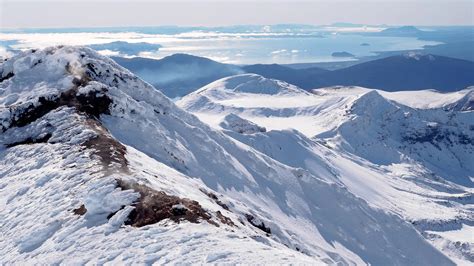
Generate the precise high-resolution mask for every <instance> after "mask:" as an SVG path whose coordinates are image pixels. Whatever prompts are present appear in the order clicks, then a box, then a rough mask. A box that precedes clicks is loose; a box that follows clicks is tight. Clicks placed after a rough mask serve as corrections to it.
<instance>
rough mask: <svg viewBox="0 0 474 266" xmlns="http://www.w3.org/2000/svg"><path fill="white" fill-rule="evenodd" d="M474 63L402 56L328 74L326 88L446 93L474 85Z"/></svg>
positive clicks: (411, 55) (433, 56) (325, 80)
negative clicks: (346, 87) (339, 86)
mask: <svg viewBox="0 0 474 266" xmlns="http://www.w3.org/2000/svg"><path fill="white" fill-rule="evenodd" d="M472 73H474V62H470V61H465V60H461V59H454V58H449V57H444V56H435V55H418V54H408V55H398V56H391V57H387V58H383V59H378V60H374V61H369V62H366V63H362V64H358V65H355V66H351V67H348V68H345V69H340V70H336V71H332V72H330V73H327V74H326V75H325V76H324V77H323V79H324V81H323V84H322V86H325V85H351V86H363V87H369V88H374V89H383V90H385V91H401V90H420V89H436V90H439V91H442V92H447V91H456V90H461V89H464V88H466V87H468V86H471V85H473V84H474V76H473V75H472Z"/></svg>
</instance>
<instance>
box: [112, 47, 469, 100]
mask: <svg viewBox="0 0 474 266" xmlns="http://www.w3.org/2000/svg"><path fill="white" fill-rule="evenodd" d="M113 59H114V60H115V61H116V62H117V63H119V64H120V65H122V66H124V67H125V68H128V69H129V70H130V71H131V72H133V73H135V74H136V75H138V76H139V77H141V78H142V79H144V80H145V81H147V82H149V83H151V84H152V85H154V86H155V87H156V88H158V89H160V90H161V91H162V92H163V93H164V94H165V95H167V96H168V97H171V98H175V97H182V96H184V95H187V94H189V93H191V92H193V91H195V90H197V89H199V88H201V87H202V86H204V85H207V84H209V83H211V82H213V81H215V80H218V79H220V78H223V77H227V76H232V75H236V74H242V73H254V74H258V75H261V76H263V77H266V78H272V79H278V80H282V81H285V82H288V83H290V84H294V85H297V86H299V87H300V88H303V89H306V90H311V89H315V88H321V87H328V86H335V85H345V86H351V85H354V86H363V87H368V88H375V89H381V90H385V91H399V90H422V89H435V90H438V91H441V92H448V91H456V90H461V89H464V88H466V87H468V86H471V85H474V74H473V73H474V62H472V61H466V60H462V59H454V58H449V57H444V56H438V55H431V54H428V55H422V54H416V53H410V54H405V55H395V56H390V57H386V58H382V59H377V60H373V61H368V62H364V63H360V64H356V65H353V66H349V67H346V68H342V69H337V70H333V71H329V70H326V69H322V68H319V67H310V68H304V69H294V68H290V67H287V66H282V65H278V64H256V65H247V66H235V65H228V64H222V63H219V62H215V61H213V60H210V59H207V58H203V57H198V56H192V55H187V54H175V55H172V56H168V57H165V58H163V59H160V60H155V59H147V58H132V59H126V58H121V57H115V58H113Z"/></svg>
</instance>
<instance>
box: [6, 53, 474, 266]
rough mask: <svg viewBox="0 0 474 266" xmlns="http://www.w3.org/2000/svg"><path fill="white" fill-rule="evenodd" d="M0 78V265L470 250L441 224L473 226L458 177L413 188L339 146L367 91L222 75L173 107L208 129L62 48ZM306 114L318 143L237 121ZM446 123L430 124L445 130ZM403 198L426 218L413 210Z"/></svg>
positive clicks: (365, 257)
mask: <svg viewBox="0 0 474 266" xmlns="http://www.w3.org/2000/svg"><path fill="white" fill-rule="evenodd" d="M0 82H1V83H0V132H1V133H0V199H1V201H0V206H1V207H0V215H1V216H0V217H1V218H2V223H1V227H0V233H1V235H2V238H0V245H1V246H2V249H0V260H1V262H2V263H6V264H10V263H41V264H42V263H45V264H46V263H47V264H50V263H51V264H52V263H64V264H71V263H81V264H82V263H91V264H102V263H105V262H112V263H119V262H130V263H146V264H152V263H157V264H164V263H262V262H263V263H270V264H272V263H304V264H343V265H351V264H358V265H362V264H376V265H380V264H393V265H400V264H409V265H433V264H437V265H451V264H453V260H459V261H466V260H469V259H470V258H469V257H468V256H469V254H472V251H471V246H472V244H470V243H468V241H467V242H466V243H467V244H466V243H465V242H462V243H461V242H455V241H449V239H452V238H453V237H452V235H448V234H449V233H452V231H448V230H447V229H462V230H468V229H469V227H468V226H469V225H470V222H471V220H472V211H471V210H470V209H469V205H470V204H472V202H471V200H470V199H471V196H470V195H468V185H469V184H468V183H466V182H464V183H463V182H457V183H456V184H455V183H453V182H452V181H449V180H447V179H444V178H447V177H445V176H441V177H439V178H442V180H441V181H443V180H446V182H444V183H443V182H441V181H439V180H438V179H436V178H438V176H437V175H436V174H435V175H433V176H429V177H425V176H422V177H421V178H420V179H421V181H423V180H428V179H429V178H432V180H433V184H435V182H436V185H437V186H435V185H433V186H428V185H426V186H425V185H424V184H425V183H426V182H425V183H422V182H421V181H420V182H419V183H418V182H414V181H412V180H411V178H410V177H404V176H400V175H397V173H395V171H391V170H390V167H391V166H390V165H389V166H386V169H385V170H384V169H382V170H380V169H377V165H376V164H375V163H374V162H371V161H370V160H368V159H366V158H364V157H362V156H358V155H359V154H358V153H351V151H347V150H344V147H345V146H344V145H342V143H343V141H339V140H338V139H342V138H345V137H346V136H345V134H344V130H343V128H344V124H345V123H349V122H348V118H347V117H348V116H351V115H352V116H357V115H359V112H362V111H361V110H359V109H357V108H356V107H357V102H361V101H362V100H363V99H364V96H360V95H353V96H351V97H344V96H339V97H336V98H337V99H334V100H330V101H328V100H327V99H326V98H324V97H322V96H318V95H316V94H311V93H308V92H306V91H303V90H301V89H299V88H297V87H295V86H292V85H289V84H287V83H284V82H281V81H276V80H267V79H265V78H262V77H260V76H257V75H241V76H236V77H231V78H227V79H224V80H220V81H218V82H216V83H213V84H210V85H208V86H206V87H204V88H202V89H201V90H199V91H197V92H195V93H193V94H192V95H190V96H189V98H188V99H183V101H182V102H180V104H181V105H182V106H184V107H186V108H188V109H189V110H191V111H196V114H197V115H198V116H199V117H201V116H203V117H204V116H206V114H209V115H208V117H206V118H207V119H209V118H210V117H211V118H215V117H217V116H218V115H219V116H221V119H219V120H218V121H217V122H216V123H214V124H211V126H212V127H211V126H209V125H207V124H205V123H203V122H201V120H199V119H198V118H197V117H196V116H195V115H193V114H190V113H188V112H187V111H185V110H183V109H181V108H180V107H178V106H176V105H175V104H174V103H173V102H171V101H170V100H169V99H168V98H167V97H165V96H164V95H163V94H162V93H161V92H159V91H158V90H156V89H155V88H153V87H152V86H151V85H149V84H147V83H145V82H143V81H142V80H140V79H139V78H137V77H136V76H134V75H133V74H131V73H130V72H129V71H127V70H125V69H124V68H122V67H120V66H119V65H117V64H116V63H115V62H113V61H112V60H110V59H108V58H106V57H103V56H100V55H99V54H97V53H96V52H94V51H93V50H91V49H89V48H80V47H62V46H60V47H52V48H47V49H44V50H32V51H26V52H22V53H21V54H19V55H17V56H15V57H13V58H10V59H8V60H7V61H5V62H4V63H3V64H2V65H1V66H0ZM326 93H328V92H326ZM371 94H373V93H370V92H369V93H367V95H369V96H370V95H371ZM364 95H365V94H364ZM375 96H376V95H374V97H375ZM318 97H321V98H324V99H321V101H320V102H319V105H318V106H317V107H314V106H313V105H314V103H313V99H316V98H318ZM377 97H378V96H376V97H375V98H377ZM331 98H333V97H331ZM346 98H347V99H346ZM259 102H260V103H261V104H263V105H264V106H263V107H262V106H257V104H258V103H259ZM344 103H346V104H349V103H352V104H351V105H350V106H349V105H348V106H347V108H342V109H341V108H340V107H341V105H342V106H344ZM453 103H454V102H453ZM384 104H386V103H384ZM451 104H452V103H451ZM239 105H240V106H239ZM388 105H390V103H388ZM331 106H332V107H331ZM351 107H352V108H353V110H352V112H353V114H351V113H350V112H351ZM217 108H220V109H221V110H220V112H218V110H217ZM318 108H319V110H321V111H326V112H327V111H328V109H331V108H332V109H333V110H334V115H333V116H334V118H336V122H337V121H340V123H338V124H336V122H334V121H333V122H332V125H334V126H332V127H330V130H326V131H324V132H326V133H325V134H327V135H328V137H325V139H320V138H314V139H311V138H309V137H308V136H306V135H303V134H301V133H299V132H298V131H296V130H289V131H288V130H286V131H275V130H273V129H274V127H273V126H272V125H275V124H276V123H277V122H269V123H267V124H268V125H270V127H267V125H263V126H265V127H267V129H268V130H270V131H267V130H265V129H264V128H263V126H262V125H261V124H260V123H259V121H258V120H259V119H253V121H252V122H250V121H246V120H245V119H244V118H241V117H239V115H241V114H246V116H247V117H258V115H266V116H267V119H268V121H271V119H272V116H273V113H275V114H280V115H286V117H287V118H288V119H289V120H288V121H290V120H291V119H294V118H295V119H300V118H301V115H305V114H307V115H309V114H310V112H313V113H316V110H317V109H318ZM360 108H361V109H363V108H362V107H360ZM407 108H408V107H407ZM339 109H341V110H340V111H337V110H339ZM455 109H456V108H451V109H450V110H455ZM198 110H200V111H201V112H197V111H198ZM410 110H411V109H410ZM347 112H349V113H347ZM451 112H458V111H451ZM459 112H460V111H459ZM463 112H465V111H463ZM231 113H233V115H232V114H231ZM255 114H257V115H255ZM469 114H470V113H466V114H465V116H461V115H459V117H460V118H454V120H453V121H454V122H458V120H459V119H461V118H463V119H465V120H462V119H461V120H459V121H466V120H467V121H468V122H469V117H468V115H469ZM254 115H255V116H254ZM299 115H300V118H298V116H299ZM330 116H331V114H329V113H326V114H322V115H321V117H322V118H324V119H326V120H329V119H330ZM396 117H397V118H398V116H396ZM203 120H206V119H203ZM248 120H252V119H248ZM302 121H303V120H302ZM416 121H417V120H416ZM416 121H415V122H416ZM453 121H451V120H448V121H444V120H443V121H441V122H443V123H444V122H446V123H447V125H446V129H447V130H451V131H455V129H453V126H452V122H453ZM326 122H327V121H326ZM441 122H440V123H441ZM311 123H312V122H311V121H309V122H308V124H309V126H311ZM377 125H378V124H374V127H375V126H377ZM444 126H445V125H444V124H443V129H444ZM290 127H291V125H290ZM294 128H296V127H294ZM374 130H376V129H374ZM314 131H315V132H317V133H323V132H319V131H320V130H319V129H318V130H314ZM370 132H372V131H370ZM455 132H457V131H455ZM337 136H339V138H338V137H337ZM468 136H470V135H468ZM390 137H391V138H394V139H396V136H392V135H390ZM346 141H347V140H346ZM358 143H359V142H358ZM338 144H341V145H338ZM389 144H393V143H392V142H390V143H389ZM433 145H434V144H433ZM457 145H458V144H457ZM330 147H331V148H330ZM440 147H444V146H440ZM456 147H462V146H461V144H459V145H458V146H456ZM391 148H394V147H391ZM456 149H457V148H456ZM461 150H462V149H461ZM285 152H286V154H285ZM456 152H457V150H456ZM453 154H456V155H457V154H458V153H455V152H454V148H453ZM463 155H465V156H466V158H468V159H469V158H470V157H469V156H470V155H468V154H463ZM463 159H464V157H462V158H460V159H459V160H463ZM413 160H418V157H414V159H413ZM410 162H411V161H410ZM403 163H406V167H407V168H403V169H402V170H406V171H408V170H409V168H408V167H409V166H410V167H411V166H413V167H417V168H416V169H419V171H420V172H422V171H424V170H425V169H429V168H425V166H424V165H423V163H424V161H416V163H410V164H408V163H407V162H405V161H403ZM309 166H311V167H309ZM403 166H405V164H403ZM401 168H402V166H399V168H397V169H399V170H400V169H401ZM466 169H467V170H469V169H470V168H466ZM457 170H459V171H464V168H462V167H461V166H459V168H458V169H457ZM467 170H466V171H467ZM400 171H401V170H400ZM427 171H428V170H427ZM466 173H467V172H466ZM416 174H417V173H416ZM367 175H368V176H367ZM417 177H418V176H413V177H412V178H413V179H416V178H417ZM467 178H469V177H467ZM351 181H352V183H351ZM363 181H367V182H363ZM370 181H373V182H372V183H371V182H370ZM375 182H377V183H375ZM402 182H405V183H402ZM471 182H472V181H471ZM376 184H379V185H380V187H376ZM400 184H401V185H406V186H404V187H398V186H399V185H400ZM413 184H415V185H416V187H414V188H413V190H411V191H403V190H402V188H407V187H408V186H409V185H413ZM401 185H400V186H401ZM377 189H379V191H377ZM371 192H373V193H371ZM375 192H378V193H375ZM435 192H436V193H437V194H436V193H435ZM387 193H389V194H387ZM423 193H425V194H427V195H424V194H423ZM470 193H471V194H472V192H470ZM402 196H409V197H408V199H407V200H404V199H403V198H397V197H402ZM384 197H385V198H384ZM441 202H442V203H443V204H441ZM411 204H424V206H426V208H427V209H426V210H423V211H422V212H421V213H420V214H419V216H416V215H415V214H417V213H416V211H417V209H420V208H419V205H418V206H415V207H414V206H412V205H411ZM434 206H437V207H438V208H437V209H435V207H434ZM434 211H435V213H433V212H434ZM410 215H411V216H410ZM407 217H409V218H411V220H409V219H408V218H407ZM453 219H458V222H454V221H453ZM421 221H423V222H421ZM432 221H438V222H439V223H438V224H439V226H438V227H436V226H435V224H434V223H433V222H432ZM449 222H451V225H452V226H451V227H449V228H448V227H447V226H446V225H447V224H448V223H449ZM466 226H467V227H466ZM466 228H468V229H466ZM417 229H418V230H417ZM438 229H440V230H441V233H440V232H439V231H440V230H438ZM422 234H423V235H422ZM454 238H455V237H454ZM426 239H429V240H430V241H431V243H429V242H427V241H426ZM433 245H434V246H433ZM457 245H461V246H462V248H456V247H457ZM436 248H438V249H436ZM470 252H471V253H470ZM471 259H472V257H471Z"/></svg>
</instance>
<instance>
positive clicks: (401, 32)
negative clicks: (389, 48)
mask: <svg viewBox="0 0 474 266" xmlns="http://www.w3.org/2000/svg"><path fill="white" fill-rule="evenodd" d="M422 32H423V31H422V30H420V29H418V28H417V27H414V26H403V27H398V28H388V29H385V30H383V31H381V32H379V33H378V34H379V35H394V36H405V35H408V36H410V35H416V34H419V33H422Z"/></svg>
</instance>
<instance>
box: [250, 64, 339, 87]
mask: <svg viewBox="0 0 474 266" xmlns="http://www.w3.org/2000/svg"><path fill="white" fill-rule="evenodd" d="M242 69H243V70H244V71H245V72H247V73H254V74H258V75H261V76H264V77H266V78H272V79H279V80H283V81H286V82H288V83H291V84H294V85H297V86H300V87H304V85H307V84H312V82H314V80H315V79H317V76H319V75H322V74H325V73H328V72H330V71H329V70H326V69H323V68H319V67H311V68H305V69H293V68H290V67H286V66H282V65H278V64H271V65H264V64H257V65H248V66H243V67H242Z"/></svg>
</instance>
